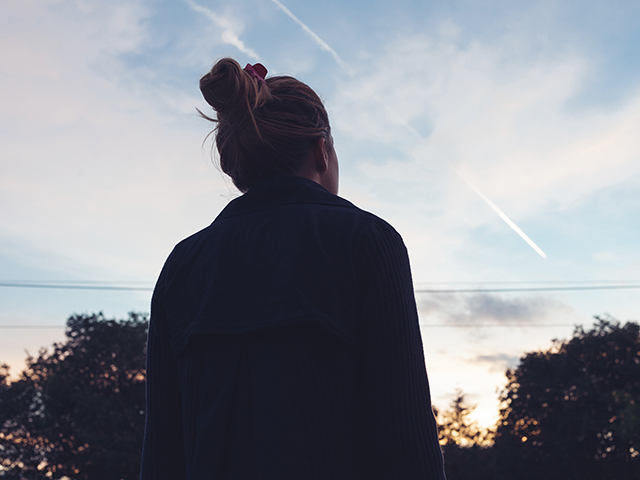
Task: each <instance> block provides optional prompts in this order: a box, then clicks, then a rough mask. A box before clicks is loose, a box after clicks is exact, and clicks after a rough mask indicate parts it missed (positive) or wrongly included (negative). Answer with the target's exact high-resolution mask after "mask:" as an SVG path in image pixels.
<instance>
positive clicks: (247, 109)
mask: <svg viewBox="0 0 640 480" xmlns="http://www.w3.org/2000/svg"><path fill="white" fill-rule="evenodd" d="M260 66H262V65H260ZM262 68H263V69H264V70H265V73H266V68H264V67H262ZM200 91H201V92H202V96H203V97H204V99H205V100H206V101H207V103H208V104H209V105H211V107H212V108H213V109H214V110H215V111H216V112H217V114H218V120H220V119H221V118H225V119H228V120H231V121H235V122H241V121H243V120H247V119H251V121H252V123H255V119H253V113H252V112H253V110H254V109H256V108H258V107H260V106H261V105H263V104H264V103H265V102H266V101H267V100H269V99H270V98H271V95H270V93H269V88H268V87H267V84H266V82H265V81H264V80H263V79H262V78H260V79H258V78H257V77H256V76H254V75H251V74H250V73H248V72H246V71H245V70H243V69H242V68H241V67H240V64H238V62H236V61H235V60H234V59H232V58H223V59H222V60H219V61H218V62H216V64H215V65H214V66H213V68H212V69H211V71H210V72H209V73H207V74H206V75H204V76H203V77H202V78H201V79H200Z"/></svg>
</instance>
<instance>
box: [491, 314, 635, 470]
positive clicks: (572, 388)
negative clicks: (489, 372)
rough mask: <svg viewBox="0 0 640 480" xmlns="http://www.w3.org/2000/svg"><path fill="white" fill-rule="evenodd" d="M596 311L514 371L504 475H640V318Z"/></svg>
mask: <svg viewBox="0 0 640 480" xmlns="http://www.w3.org/2000/svg"><path fill="white" fill-rule="evenodd" d="M596 319H597V320H598V323H596V324H595V326H594V327H593V329H591V330H589V331H584V330H583V329H582V328H577V329H576V330H575V332H574V334H573V338H571V340H569V341H566V342H558V341H556V342H555V343H554V346H553V347H552V348H551V349H550V350H549V351H542V352H533V353H529V354H527V355H525V356H524V357H523V358H522V359H521V361H520V364H519V366H518V367H517V368H516V369H515V370H513V371H507V379H508V383H507V386H506V388H505V389H504V391H503V392H502V395H501V400H502V401H503V408H502V410H501V412H500V416H501V418H500V421H499V423H498V429H497V434H496V440H495V446H494V448H493V450H494V453H495V455H496V458H497V459H498V461H499V462H500V464H501V465H502V466H503V467H504V468H503V470H504V471H503V473H502V475H501V476H499V477H498V478H505V479H507V478H519V479H521V480H527V479H540V478H544V479H547V480H554V479H558V480H573V479H575V480H578V479H580V480H600V479H602V480H604V479H606V480H623V479H624V480H631V479H640V452H639V451H640V335H639V332H640V326H639V325H638V324H637V323H632V322H629V323H627V324H625V325H624V326H621V325H620V324H619V323H618V322H614V321H611V320H607V319H602V318H598V317H596Z"/></svg>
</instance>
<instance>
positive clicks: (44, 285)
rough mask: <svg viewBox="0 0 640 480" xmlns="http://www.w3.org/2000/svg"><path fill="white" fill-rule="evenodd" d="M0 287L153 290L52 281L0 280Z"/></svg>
mask: <svg viewBox="0 0 640 480" xmlns="http://www.w3.org/2000/svg"><path fill="white" fill-rule="evenodd" d="M0 287H16V288H55V289H59V290H119V291H147V292H150V291H153V287H120V286H117V285H77V284H64V283H60V284H54V283H27V282H24V283H22V282H20V283H17V282H0Z"/></svg>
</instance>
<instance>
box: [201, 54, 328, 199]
mask: <svg viewBox="0 0 640 480" xmlns="http://www.w3.org/2000/svg"><path fill="white" fill-rule="evenodd" d="M200 90H201V91H202V95H203V96H204V98H205V100H206V101H207V103H208V104H209V105H211V107H213V109H214V110H215V112H216V118H211V117H209V116H207V115H205V114H203V113H202V112H200V114H201V115H202V116H203V117H204V118H206V119H207V120H210V121H212V122H215V123H216V127H215V129H214V130H213V132H212V133H215V142H216V146H217V148H218V152H219V153H220V167H221V168H222V171H223V172H225V173H226V174H227V175H229V176H230V177H231V179H232V180H233V183H234V184H235V185H236V187H238V189H239V190H240V191H242V192H246V191H247V190H248V189H249V188H251V186H252V185H253V184H254V183H255V182H256V181H257V180H259V179H261V178H266V177H270V176H273V175H277V174H280V173H289V174H296V173H298V172H299V171H300V169H301V168H302V167H303V164H304V161H305V159H306V157H307V155H308V154H309V151H310V149H311V147H312V145H313V143H314V142H315V141H316V140H317V139H319V138H323V137H324V138H327V139H329V138H330V133H331V132H330V127H329V118H328V116H327V112H326V110H325V109H324V105H323V104H322V101H321V100H320V98H319V97H318V95H316V93H315V92H314V91H313V90H312V89H311V88H310V87H309V86H308V85H306V84H304V83H302V82H300V81H299V80H296V79H295V78H293V77H288V76H275V77H270V78H267V79H266V80H263V79H262V78H260V77H258V76H257V75H256V74H255V73H253V71H252V70H251V69H249V71H246V70H243V69H242V68H241V67H240V65H239V64H238V62H236V61H235V60H233V59H231V58H223V59H222V60H219V61H218V62H216V64H215V65H214V66H213V68H212V69H211V71H210V72H209V73H207V74H206V75H204V76H203V77H202V78H201V79H200Z"/></svg>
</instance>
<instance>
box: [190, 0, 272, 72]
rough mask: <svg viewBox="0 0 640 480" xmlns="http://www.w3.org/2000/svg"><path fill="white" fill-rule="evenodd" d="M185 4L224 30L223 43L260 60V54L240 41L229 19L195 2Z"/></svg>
mask: <svg viewBox="0 0 640 480" xmlns="http://www.w3.org/2000/svg"><path fill="white" fill-rule="evenodd" d="M184 2H185V3H186V4H187V5H189V7H190V8H191V9H192V10H194V11H196V12H198V13H202V14H203V15H204V16H205V17H207V18H208V19H209V20H211V21H212V22H213V23H214V24H216V25H217V26H218V27H220V28H222V29H223V32H222V41H223V42H224V43H226V44H228V45H232V46H234V47H236V48H237V49H238V50H240V51H241V52H242V53H244V54H245V55H247V56H249V57H251V58H252V59H254V60H260V57H258V54H257V53H256V52H254V51H253V50H251V49H250V48H249V47H247V46H245V44H244V42H243V41H242V40H240V38H239V37H238V35H237V34H236V33H235V32H234V31H233V25H232V23H231V22H230V21H229V20H228V19H226V18H225V17H221V16H220V15H218V14H217V13H215V12H214V11H212V10H209V9H208V8H206V7H203V6H201V5H198V4H197V3H195V2H193V1H192V0H184Z"/></svg>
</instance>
